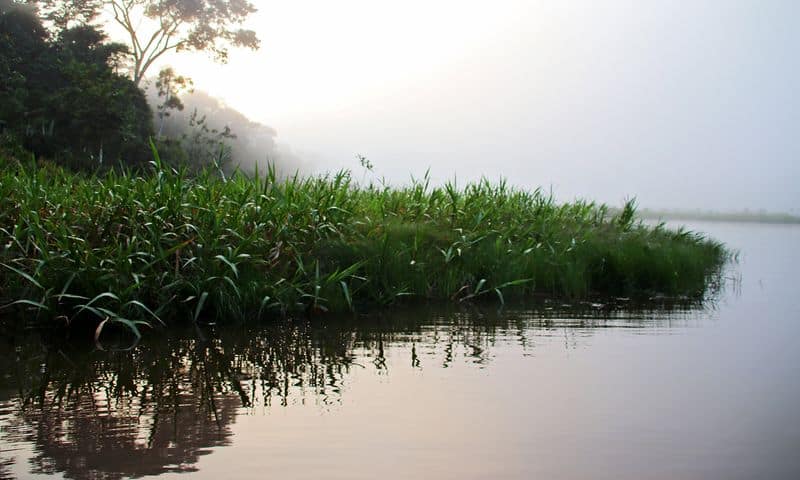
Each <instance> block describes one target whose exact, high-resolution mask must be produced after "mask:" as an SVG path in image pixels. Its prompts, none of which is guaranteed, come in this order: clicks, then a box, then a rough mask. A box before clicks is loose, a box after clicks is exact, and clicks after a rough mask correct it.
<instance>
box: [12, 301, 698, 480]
mask: <svg viewBox="0 0 800 480" xmlns="http://www.w3.org/2000/svg"><path fill="white" fill-rule="evenodd" d="M696 308H697V306H687V305H661V306H658V307H651V309H648V310H643V309H639V310H631V309H627V310H616V309H609V308H608V307H606V306H600V305H585V306H583V308H579V309H574V308H564V307H560V306H550V307H546V308H545V309H541V310H537V311H530V310H518V311H506V312H502V313H497V312H489V313H487V312H481V311H477V310H475V311H451V312H441V311H433V310H430V309H421V310H413V311H408V310H406V311H404V312H402V313H396V314H388V315H382V316H377V317H376V316H373V317H369V318H335V319H325V320H320V321H286V322H277V323H271V324H268V325H260V326H239V327H231V328H215V327H204V328H200V327H193V328H189V329H186V330H183V331H178V332H170V333H169V334H166V333H164V332H157V333H155V334H153V335H150V336H149V337H148V338H147V340H146V341H144V342H142V343H141V344H140V345H138V346H137V347H136V348H135V349H133V350H132V351H130V352H113V351H112V352H109V351H102V350H99V349H78V348H74V347H72V348H70V347H68V346H65V345H63V344H59V342H56V341H53V340H52V339H46V338H45V337H44V336H43V335H42V334H37V333H34V332H28V333H25V334H15V335H6V336H4V337H3V341H4V345H2V350H0V355H1V356H2V358H0V446H2V447H3V448H2V451H3V453H2V455H1V456H0V478H7V477H11V476H13V475H20V474H23V475H27V474H52V473H60V474H61V475H63V476H64V477H67V478H109V479H116V478H124V477H131V476H133V477H139V476H145V475H157V474H161V473H165V472H187V471H194V470H195V469H196V468H197V467H196V464H197V462H198V459H199V457H200V456H201V455H205V454H208V453H210V452H211V451H212V449H214V448H216V447H221V446H226V445H229V444H231V442H232V441H233V438H232V430H231V426H232V424H233V423H234V422H235V421H236V418H237V415H240V414H243V413H245V414H246V413H251V414H252V413H254V412H260V411H263V409H270V408H279V407H280V406H288V405H313V406H315V407H316V408H319V409H322V410H325V409H327V408H329V407H332V406H335V405H337V404H338V403H339V402H340V401H341V398H342V396H344V395H346V394H347V389H348V382H349V381H350V378H351V376H352V373H353V371H354V370H358V371H371V372H374V373H375V374H377V375H388V376H391V374H392V373H391V372H392V368H393V366H399V365H402V366H405V367H409V366H410V367H411V368H413V369H426V368H437V369H438V368H449V367H451V366H454V365H462V364H466V365H473V366H474V367H477V368H481V367H483V366H484V365H486V364H487V363H489V362H491V361H492V358H493V354H494V353H493V352H494V351H496V350H497V349H498V347H499V346H502V345H505V344H513V345H515V346H516V347H517V348H518V349H519V350H520V351H521V352H522V354H523V355H535V354H536V346H537V344H540V343H542V342H559V343H562V342H563V345H564V348H567V349H571V348H578V347H580V345H581V344H582V343H584V342H585V341H587V339H588V338H590V337H591V336H592V335H593V334H595V333H596V332H597V331H598V329H603V328H618V329H621V328H628V329H640V330H642V331H646V332H647V333H648V334H658V333H669V331H670V329H671V328H672V327H674V326H681V327H685V326H690V325H691V324H692V322H696V321H698V316H697V314H696V312H697V310H696ZM23 459H24V460H23ZM23 462H24V463H25V464H23Z"/></svg>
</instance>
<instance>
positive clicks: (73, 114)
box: [0, 0, 293, 171]
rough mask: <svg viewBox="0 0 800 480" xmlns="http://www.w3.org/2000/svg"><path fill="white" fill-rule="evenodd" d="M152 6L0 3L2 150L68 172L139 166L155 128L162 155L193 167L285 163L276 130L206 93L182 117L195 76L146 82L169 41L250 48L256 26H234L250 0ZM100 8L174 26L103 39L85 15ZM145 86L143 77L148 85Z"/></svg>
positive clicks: (89, 0)
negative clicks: (146, 36) (125, 38)
mask: <svg viewBox="0 0 800 480" xmlns="http://www.w3.org/2000/svg"><path fill="white" fill-rule="evenodd" d="M155 3H158V5H155ZM155 3H154V2H139V1H136V2H116V1H108V2H105V1H97V0H81V1H57V0H56V1H50V0H47V1H29V2H18V1H13V0H0V149H2V150H11V151H16V152H18V153H21V152H23V151H24V152H29V153H30V154H33V155H35V156H36V157H37V158H45V159H48V160H51V161H54V162H56V163H58V164H60V165H63V166H67V167H69V168H71V169H73V170H84V171H96V170H98V169H104V170H107V169H109V168H118V167H120V166H124V167H127V168H133V169H138V168H141V167H142V166H146V165H147V161H148V160H149V159H150V158H151V157H150V146H149V139H150V138H152V137H155V138H156V141H157V143H158V146H159V150H160V151H161V152H162V156H163V157H164V159H165V162H167V163H169V164H170V165H173V166H179V165H185V166H187V168H189V169H190V170H193V171H197V170H199V169H201V168H202V166H204V165H211V164H215V163H216V164H223V163H228V164H230V165H234V164H245V165H246V167H245V168H248V166H249V165H255V164H256V163H258V162H259V161H261V162H263V160H264V158H265V156H269V157H270V158H271V159H272V160H273V161H274V160H276V159H279V160H286V161H290V162H291V161H292V160H293V159H292V158H289V157H287V156H286V155H281V154H280V153H279V152H278V151H277V150H276V145H275V142H274V136H275V132H274V131H273V130H271V129H269V128H267V127H264V126H262V125H259V124H256V123H254V122H250V121H249V120H248V119H247V118H245V117H244V116H243V115H241V114H240V113H238V112H236V111H235V110H232V109H230V108H227V107H224V106H223V105H220V104H219V102H218V101H216V100H214V99H212V98H210V97H208V96H207V95H202V94H196V95H193V96H192V97H191V98H190V99H188V103H187V106H188V107H189V109H190V111H189V112H187V113H186V114H185V115H181V111H182V110H183V108H184V101H183V99H182V98H181V97H182V96H183V95H184V94H186V93H189V92H191V91H192V81H191V79H189V78H187V77H184V76H181V75H178V74H177V73H176V72H175V71H174V70H173V69H172V68H169V67H166V68H163V69H162V70H161V71H160V73H159V74H158V77H157V78H156V79H154V81H153V82H141V79H142V77H141V76H142V75H144V73H145V72H146V71H147V68H148V66H149V65H151V60H152V59H154V58H158V57H160V56H161V55H163V54H165V53H167V52H169V51H171V50H174V49H177V50H181V49H183V50H185V49H195V50H198V49H199V50H208V51H211V52H214V53H215V55H217V56H221V57H224V56H225V54H226V52H227V50H226V48H227V47H226V46H228V45H245V46H251V47H256V46H257V39H255V36H254V34H252V32H250V33H247V32H246V31H239V30H236V31H234V30H231V28H232V25H235V24H237V23H241V21H243V20H244V18H245V17H246V16H247V15H249V13H251V12H252V11H253V7H252V5H250V4H249V3H247V2H212V3H213V5H210V4H209V2H188V3H187V2H155ZM104 6H106V7H109V8H111V7H113V9H114V12H115V13H117V15H118V17H117V21H123V22H135V23H136V24H139V23H140V22H138V20H136V19H137V18H138V17H137V16H142V17H144V20H147V19H150V20H154V19H157V18H160V16H169V17H170V21H169V22H166V21H165V22H160V23H158V22H156V24H154V25H161V28H162V29H163V28H166V27H167V26H171V29H170V30H169V31H168V32H162V33H163V34H164V35H166V37H165V38H166V39H165V40H164V42H165V43H163V44H160V43H158V41H157V40H153V42H152V45H151V43H150V42H148V43H145V44H143V45H142V40H141V39H140V38H139V37H131V39H130V42H131V44H130V45H126V44H123V43H109V42H108V39H107V37H106V34H105V33H103V31H102V30H100V29H99V28H98V27H96V26H94V25H93V24H92V22H94V21H96V20H97V16H98V15H97V14H98V12H99V11H100V9H102V8H103V7H104ZM34 7H36V8H34ZM145 7H147V8H146V9H145ZM151 7H152V8H151ZM123 8H124V9H127V11H123V10H122V9H123ZM151 23H152V22H151ZM142 25H144V26H147V25H149V23H148V21H143V23H142ZM144 26H143V27H142V28H143V30H142V31H141V32H139V34H143V33H142V32H144V31H145V30H146V29H144ZM198 29H200V30H198ZM159 31H160V30H159ZM243 32H244V33H243ZM201 37H202V38H201ZM153 38H154V39H157V38H160V37H158V35H156V36H154V37H153ZM247 39H250V40H249V41H247V42H245V43H242V42H244V41H245V40H247ZM240 40H241V41H240ZM170 42H173V43H170ZM175 42H177V43H175ZM173 47H174V48H173ZM137 62H138V63H137ZM137 65H138V66H137ZM129 75H130V77H132V78H129ZM140 83H144V84H145V85H147V84H148V83H150V87H149V89H148V90H142V89H140V88H139V84H140ZM148 95H149V98H148ZM148 101H149V103H150V105H148ZM151 107H152V108H151ZM154 112H155V115H154ZM173 114H176V115H175V116H173ZM154 121H156V122H157V124H156V125H157V132H156V131H155V130H156V129H154V125H153V122H154ZM229 125H230V126H233V127H234V128H235V129H236V130H235V131H236V132H240V133H241V134H243V135H244V140H237V138H236V135H235V134H234V132H232V131H231V129H230V126H229ZM230 168H233V167H230Z"/></svg>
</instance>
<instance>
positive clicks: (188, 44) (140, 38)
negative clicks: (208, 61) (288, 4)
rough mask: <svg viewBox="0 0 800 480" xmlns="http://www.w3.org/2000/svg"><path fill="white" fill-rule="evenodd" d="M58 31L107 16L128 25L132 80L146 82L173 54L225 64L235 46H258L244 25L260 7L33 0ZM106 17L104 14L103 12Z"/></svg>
mask: <svg viewBox="0 0 800 480" xmlns="http://www.w3.org/2000/svg"><path fill="white" fill-rule="evenodd" d="M29 3H33V4H36V5H37V7H38V8H39V10H40V12H41V14H42V17H43V18H44V19H45V20H46V21H48V23H50V24H51V25H53V26H54V27H55V28H58V29H65V28H69V27H71V26H74V25H75V24H87V23H89V22H91V21H92V20H95V19H106V18H108V21H109V22H110V23H111V24H112V25H115V26H117V27H119V28H121V29H122V31H123V33H124V35H125V36H126V45H127V46H128V51H127V56H128V58H129V59H130V65H129V67H130V70H131V78H132V79H133V82H134V84H136V85H137V86H138V85H140V84H141V82H142V80H143V79H144V78H145V76H146V74H147V72H148V71H149V69H150V68H151V67H152V66H153V64H154V63H155V62H156V61H157V60H158V59H159V58H161V57H163V56H164V55H165V54H167V53H169V52H181V51H202V52H208V53H210V54H211V55H212V56H213V57H214V58H215V59H216V60H218V61H221V62H225V61H227V58H228V51H229V48H230V47H246V48H251V49H257V48H258V47H259V44H260V42H259V39H258V37H257V36H256V33H255V32H254V31H253V30H248V29H245V28H241V25H242V24H243V23H244V22H245V20H246V19H247V17H248V16H249V15H250V14H252V13H254V12H255V11H256V8H255V6H254V5H253V4H252V3H250V2H249V1H247V0H29ZM103 12H104V13H105V15H101V13H103Z"/></svg>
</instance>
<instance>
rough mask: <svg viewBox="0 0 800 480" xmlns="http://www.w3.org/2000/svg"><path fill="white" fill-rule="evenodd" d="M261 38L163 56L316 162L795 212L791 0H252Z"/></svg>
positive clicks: (796, 20)
mask: <svg viewBox="0 0 800 480" xmlns="http://www.w3.org/2000/svg"><path fill="white" fill-rule="evenodd" d="M255 4H256V5H257V7H258V8H259V10H260V11H259V13H258V14H256V16H255V17H254V18H253V19H252V21H251V22H250V25H249V26H250V27H251V28H255V29H257V30H258V32H259V36H260V37H261V39H262V48H261V50H260V51H258V52H255V53H251V52H243V51H237V52H233V54H232V55H231V60H230V62H229V64H227V65H215V64H213V63H212V62H210V61H209V60H207V59H205V57H203V56H202V55H182V56H175V57H174V58H173V59H171V63H172V64H173V65H175V66H176V68H177V69H178V70H179V71H180V72H181V73H186V74H188V75H190V76H192V77H193V78H194V80H195V85H196V86H197V87H198V88H199V89H203V90H207V91H209V92H211V93H212V94H213V95H215V96H218V97H220V98H222V99H224V100H225V102H226V103H228V104H229V105H230V106H232V107H234V108H236V109H238V110H240V111H242V112H243V113H245V114H246V115H248V116H249V117H250V118H251V119H253V120H256V121H258V122H261V123H263V124H266V125H270V126H271V127H272V128H274V129H275V130H276V131H277V138H278V139H280V141H281V142H283V143H285V144H288V145H291V147H292V150H293V151H294V152H295V153H296V154H297V155H299V156H300V157H301V158H302V159H303V161H304V162H305V164H306V165H311V166H312V167H310V168H309V171H317V172H322V171H331V170H336V169H339V168H352V169H354V170H355V171H359V169H360V167H359V164H358V161H357V160H356V158H355V155H356V154H362V155H364V156H366V157H367V158H368V159H369V160H370V161H371V162H372V163H373V164H374V165H375V175H376V176H377V177H385V178H386V179H387V180H388V181H390V182H391V183H395V184H401V183H403V182H406V181H408V180H409V178H410V177H411V176H412V175H413V176H416V177H419V176H421V175H423V174H424V172H425V171H426V170H427V169H428V168H430V171H431V175H432V177H433V180H434V181H436V182H442V181H446V180H452V179H454V178H456V179H457V180H458V182H459V183H460V184H462V183H465V182H467V181H469V180H474V179H477V178H480V177H481V176H487V177H489V178H492V179H496V178H500V177H505V178H508V180H509V182H510V183H512V184H515V185H518V186H521V187H525V188H535V187H539V186H541V187H544V188H545V189H552V190H553V192H554V193H555V194H556V196H557V197H558V198H561V199H564V200H569V199H572V198H576V197H580V198H588V199H594V200H599V201H603V202H608V203H611V204H614V205H619V204H620V203H621V202H622V201H623V200H624V199H625V198H628V197H633V196H635V197H637V199H638V200H639V203H640V205H643V206H646V207H651V208H684V209H694V208H702V209H715V210H723V211H728V210H741V209H745V208H749V209H767V210H774V211H788V212H794V213H797V212H798V210H797V209H798V207H800V189H798V188H797V181H798V179H800V166H798V162H797V161H796V160H797V159H798V157H799V156H800V155H799V154H800V143H799V142H798V134H799V133H800V130H799V128H800V127H798V126H800V96H798V93H797V87H798V85H800V56H798V55H797V48H798V46H799V45H800V3H798V2H795V1H790V0H787V1H777V0H760V1H757V0H754V1H736V0H718V1H707V0H703V1H691V2H690V1H680V2H678V1H641V0H630V1H627V0H607V1H602V2H600V1H547V2H545V1H524V2H513V1H496V2H491V3H489V2H470V1H458V2H456V1H452V2H450V1H433V0H430V1H417V0H409V1H405V2H402V3H399V4H388V3H386V2H368V1H352V0H341V1H339V2H325V1H297V2H272V1H255Z"/></svg>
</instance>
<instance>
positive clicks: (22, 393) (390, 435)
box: [0, 223, 800, 479]
mask: <svg viewBox="0 0 800 480" xmlns="http://www.w3.org/2000/svg"><path fill="white" fill-rule="evenodd" d="M692 227H693V228H696V229H698V230H702V231H707V232H710V233H711V234H712V235H713V236H715V237H716V238H718V239H720V240H722V241H725V242H727V243H728V244H729V245H730V246H732V247H734V248H738V249H740V251H741V262H740V264H739V266H738V267H737V268H735V269H733V270H731V271H730V272H729V273H728V277H730V279H729V280H728V281H727V288H726V289H725V290H724V292H723V293H722V296H721V297H720V298H718V299H717V300H716V301H713V302H706V303H705V304H704V305H701V306H697V305H686V304H673V303H670V304H666V303H664V302H659V301H655V302H653V303H651V304H647V305H637V306H631V305H629V304H628V302H625V301H621V300H618V301H613V302H609V301H606V302H602V303H595V304H579V305H562V304H560V303H550V304H546V305H540V306H537V308H536V309H531V308H523V307H519V306H518V307H514V308H507V309H504V310H502V311H497V310H495V308H494V307H493V306H480V307H475V306H463V307H462V308H453V309H449V310H442V309H436V308H417V309H405V310H402V311H395V312H388V313H385V314H382V315H373V316H369V317H347V318H336V319H325V320H323V321H305V320H303V321H300V320H295V321H287V322H278V323H272V324H268V325H260V326H257V325H245V326H238V327H225V328H223V327H213V326H212V327H209V326H205V327H200V328H188V329H186V330H184V331H175V332H172V333H171V334H170V335H168V336H163V335H159V336H151V337H150V338H148V339H146V340H145V341H144V342H142V343H141V344H140V345H138V346H136V348H135V349H134V350H132V351H130V352H121V351H113V348H110V346H107V348H108V350H106V351H101V350H97V349H91V348H89V349H86V348H77V347H71V348H67V347H63V346H59V343H58V342H57V341H53V340H52V339H47V338H44V337H43V336H42V335H40V334H37V333H35V332H16V333H14V334H9V333H6V334H5V335H4V336H3V337H2V343H0V361H1V362H2V363H0V478H3V477H11V478H36V477H38V476H43V475H48V476H50V475H53V474H55V475H57V476H61V477H66V478H127V477H131V476H134V477H141V476H150V475H160V476H161V477H162V478H170V477H173V476H176V477H179V478H187V475H186V473H191V476H192V477H193V478H219V477H224V476H227V477H229V478H270V477H275V478H308V479H312V478H313V479H317V478H342V479H345V478H346V479H353V478H365V479H366V478H370V479H372V478H459V479H464V478H508V479H518V478H519V479H522V478H534V477H539V478H551V479H559V478H563V479H576V478H609V479H611V478H614V479H619V478H637V479H638V478H648V479H662V478H663V479H667V478H669V479H673V478H697V479H701V478H702V479H714V478H719V479H731V478H800V457H798V455H797V454H796V452H797V451H798V448H800V410H798V408H797V405H800V370H798V365H800V349H798V342H800V340H798V339H800V323H798V319H800V315H798V314H799V313H800V307H798V305H799V304H798V301H797V296H798V293H800V291H798V288H797V286H796V283H795V282H794V274H795V273H796V272H797V271H800V255H799V254H798V253H797V249H796V246H797V245H800V227H797V226H785V225H780V226H769V225H738V224H726V223H708V224H696V225H692Z"/></svg>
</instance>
